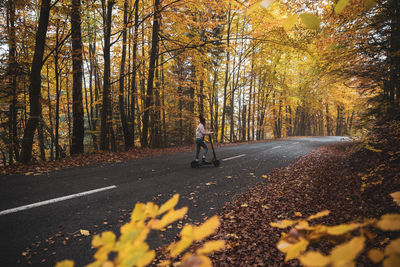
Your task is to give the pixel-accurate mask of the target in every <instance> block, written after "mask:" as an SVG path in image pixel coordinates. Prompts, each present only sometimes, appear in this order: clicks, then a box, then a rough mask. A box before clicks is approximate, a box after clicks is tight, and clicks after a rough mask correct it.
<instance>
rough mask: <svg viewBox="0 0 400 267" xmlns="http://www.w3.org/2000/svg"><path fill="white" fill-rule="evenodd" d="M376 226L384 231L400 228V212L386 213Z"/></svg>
mask: <svg viewBox="0 0 400 267" xmlns="http://www.w3.org/2000/svg"><path fill="white" fill-rule="evenodd" d="M376 226H377V227H378V228H380V229H382V230H384V231H397V230H400V214H385V215H383V216H382V217H381V219H380V220H379V221H378V222H377V224H376Z"/></svg>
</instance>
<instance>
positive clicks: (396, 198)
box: [390, 192, 400, 206]
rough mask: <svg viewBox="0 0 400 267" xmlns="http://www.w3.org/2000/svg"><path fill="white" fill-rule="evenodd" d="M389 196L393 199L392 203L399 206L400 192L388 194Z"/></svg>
mask: <svg viewBox="0 0 400 267" xmlns="http://www.w3.org/2000/svg"><path fill="white" fill-rule="evenodd" d="M390 196H391V197H392V198H393V201H394V202H396V203H397V205H398V206H400V192H394V193H392V194H390Z"/></svg>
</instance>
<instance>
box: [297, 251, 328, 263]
mask: <svg viewBox="0 0 400 267" xmlns="http://www.w3.org/2000/svg"><path fill="white" fill-rule="evenodd" d="M299 260H300V263H301V264H303V265H304V266H309V267H323V266H327V265H328V264H329V263H330V262H331V259H330V257H329V256H324V255H322V254H321V253H319V252H316V251H310V252H308V253H306V254H304V255H303V256H300V258H299Z"/></svg>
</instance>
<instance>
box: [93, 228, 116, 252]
mask: <svg viewBox="0 0 400 267" xmlns="http://www.w3.org/2000/svg"><path fill="white" fill-rule="evenodd" d="M114 243H115V235H114V233H113V232H111V231H106V232H103V233H101V235H95V236H94V237H93V240H92V246H93V247H95V248H98V247H101V246H104V245H114Z"/></svg>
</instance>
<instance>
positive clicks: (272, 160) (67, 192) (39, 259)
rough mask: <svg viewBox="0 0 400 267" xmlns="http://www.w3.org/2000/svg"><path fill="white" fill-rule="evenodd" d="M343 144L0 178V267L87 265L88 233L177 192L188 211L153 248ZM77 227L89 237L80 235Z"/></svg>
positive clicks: (316, 142) (311, 142) (273, 147)
mask: <svg viewBox="0 0 400 267" xmlns="http://www.w3.org/2000/svg"><path fill="white" fill-rule="evenodd" d="M343 140H345V139H344V138H342V137H304V138H293V139H285V140H278V141H271V142H263V143H261V142H258V143H253V144H242V145H236V146H225V147H221V148H217V149H216V153H217V157H218V158H219V159H221V160H222V162H221V166H220V167H219V168H214V167H208V166H205V167H202V168H197V169H191V168H190V161H191V160H192V158H193V153H189V152H186V153H180V154H172V155H163V156H157V157H152V158H146V159H138V160H132V161H127V162H123V163H114V164H107V165H98V166H88V167H77V168H70V169H65V170H61V171H57V172H51V173H49V174H47V175H41V176H32V175H31V176H21V175H19V176H18V175H14V176H0V240H1V241H0V266H25V265H27V266H30V265H33V266H37V265H40V266H54V265H55V263H56V262H57V261H60V260H63V259H74V260H75V263H76V265H75V266H82V265H84V264H87V263H89V262H91V259H92V255H93V253H94V250H93V249H91V240H92V235H94V234H96V233H101V232H103V231H106V230H112V231H114V232H118V229H119V227H120V226H121V225H122V224H124V223H125V222H127V221H128V220H129V216H130V211H131V210H132V208H133V207H134V204H135V203H136V202H147V201H153V202H155V203H157V204H161V203H163V202H165V201H166V200H167V199H169V198H170V197H171V196H172V195H173V194H174V193H179V194H180V195H181V198H180V201H179V204H178V207H181V206H188V207H189V212H188V219H186V220H184V221H183V222H180V224H178V225H177V226H175V227H174V229H175V230H174V229H168V230H167V231H166V232H163V233H162V234H163V235H162V236H159V235H158V234H153V235H151V236H149V244H150V245H151V246H152V247H156V246H160V245H162V244H166V243H168V242H170V241H171V239H172V238H173V237H174V236H175V235H176V233H177V231H178V230H176V229H177V228H180V226H181V224H185V223H187V222H190V223H196V222H202V221H204V219H205V218H206V217H207V216H208V217H209V216H212V215H214V214H216V213H217V212H218V210H219V209H221V208H222V207H223V206H224V204H225V202H228V201H231V200H232V198H233V197H234V196H235V195H236V194H238V193H240V192H243V191H245V190H246V189H247V188H249V187H251V186H254V185H255V184H256V183H258V182H260V181H262V180H265V179H263V178H262V177H261V176H262V175H263V174H268V173H269V172H270V171H271V170H273V169H275V168H281V167H284V166H287V165H289V164H290V163H291V162H293V161H294V160H295V159H297V158H298V157H300V156H302V155H305V154H307V153H308V152H309V151H311V150H313V149H315V148H317V147H319V146H322V145H326V144H329V143H333V142H340V141H343ZM210 152H211V150H210V151H209V154H208V157H209V158H210V157H211V154H212V153H210ZM81 229H83V230H89V231H90V236H82V235H80V233H79V230H81Z"/></svg>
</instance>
